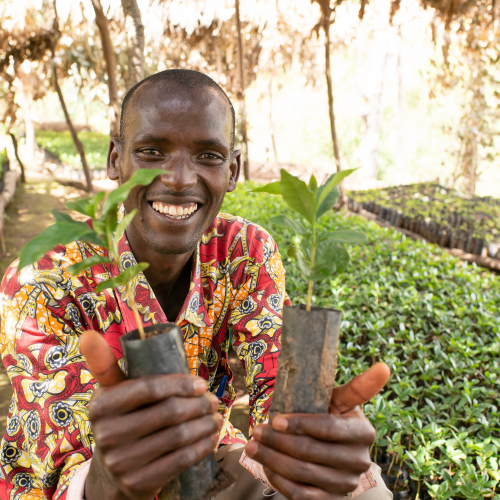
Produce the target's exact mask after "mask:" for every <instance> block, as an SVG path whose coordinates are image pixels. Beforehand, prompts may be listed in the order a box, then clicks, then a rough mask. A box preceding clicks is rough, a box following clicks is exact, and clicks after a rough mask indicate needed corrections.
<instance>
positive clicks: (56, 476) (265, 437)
mask: <svg viewBox="0 0 500 500" xmlns="http://www.w3.org/2000/svg"><path fill="white" fill-rule="evenodd" d="M234 121H235V120H234V111H233V108H232V106H231V104H230V102H229V99H228V98H227V96H226V95H225V94H224V92H223V91H222V90H221V89H220V87H218V86H217V85H216V84H215V82H213V81H212V80H211V79H210V78H208V77H207V76H205V75H203V74H201V73H198V72H194V71H187V70H171V71H165V72H161V73H158V74H156V75H153V76H151V77H149V78H147V79H145V80H143V81H142V82H140V83H139V84H138V85H136V86H135V87H134V88H132V89H131V90H130V91H129V93H128V94H127V96H126V97H125V99H124V102H123V106H122V117H121V127H120V139H117V138H113V139H112V140H111V144H110V149H109V155H108V175H109V177H110V178H111V179H116V180H118V181H119V182H125V181H126V180H127V179H129V178H130V177H131V175H132V174H133V172H134V171H135V170H136V169H138V168H153V167H154V168H158V167H159V168H164V169H165V171H166V172H167V171H168V172H169V173H165V174H164V175H161V176H159V177H158V178H157V179H156V180H155V181H154V182H153V183H152V184H151V185H150V186H145V187H143V186H139V187H137V188H135V189H134V190H133V191H132V192H131V194H130V196H129V198H128V200H127V201H126V202H125V204H124V207H123V210H122V215H123V211H125V212H130V211H131V210H133V209H137V210H138V214H137V216H136V217H135V218H134V220H133V222H132V223H131V224H130V226H129V227H128V228H127V231H126V235H124V237H123V238H122V239H121V241H120V242H119V250H120V256H121V262H120V265H121V267H122V268H126V267H128V266H130V265H133V264H134V263H135V262H136V261H139V262H149V264H150V267H149V268H148V269H147V270H146V271H145V273H144V275H140V276H139V277H138V278H137V279H135V280H134V283H133V284H132V285H133V289H134V290H135V297H134V300H135V301H136V304H137V306H138V309H139V311H140V313H141V316H142V320H143V323H144V324H145V325H150V324H157V323H163V322H165V321H167V319H168V320H171V321H173V320H174V319H175V321H176V323H177V324H178V325H179V326H180V327H181V329H182V332H183V334H184V339H185V348H186V353H187V356H188V361H189V365H190V368H191V373H192V375H165V376H154V377H148V378H144V379H140V380H126V377H125V375H124V373H123V371H122V370H120V368H119V367H118V364H119V365H120V367H121V368H124V366H123V357H122V353H121V349H120V345H119V342H118V339H119V337H120V336H121V335H123V334H124V333H125V332H126V331H130V330H132V329H134V328H135V326H134V323H133V320H132V313H131V309H130V307H129V305H128V304H127V303H126V296H125V295H122V293H121V291H120V290H107V291H105V292H103V293H100V294H97V293H96V292H95V287H96V285H97V284H98V283H99V282H101V281H103V280H105V279H107V278H109V277H110V276H112V275H113V274H116V269H114V268H113V267H112V266H107V265H97V266H94V267H93V268H92V269H91V270H88V271H86V272H82V273H81V274H80V275H79V276H78V277H76V278H73V277H71V276H70V275H69V274H68V273H67V271H66V269H67V267H68V266H69V265H71V264H73V263H75V262H77V261H80V260H81V259H82V258H83V257H87V256H89V255H94V254H99V253H100V254H102V253H103V252H104V250H103V249H102V248H99V247H96V246H94V245H91V244H86V243H81V242H75V243H72V244H70V245H67V246H66V247H62V246H59V247H57V248H55V249H54V250H53V251H52V252H49V254H47V255H46V256H45V257H44V258H43V259H41V260H40V261H39V262H38V263H37V264H35V265H34V266H28V267H27V268H25V269H24V270H22V271H21V272H20V273H19V274H16V272H17V268H16V263H14V264H13V266H11V268H9V269H8V271H7V272H6V275H5V277H4V281H3V283H2V288H1V293H2V310H1V328H2V330H1V337H0V349H1V352H2V358H3V362H4V364H5V366H6V369H7V371H8V373H9V376H10V378H11V381H12V386H13V389H14V398H13V402H12V405H11V408H10V411H9V420H8V428H7V431H6V434H5V437H4V441H3V443H2V452H1V462H0V463H1V469H0V471H1V476H0V479H1V480H2V482H1V483H0V485H1V486H0V498H1V499H2V500H4V499H5V500H6V499H14V498H15V499H31V498H48V499H54V500H56V499H64V498H66V499H68V500H69V499H71V500H73V499H79V500H81V499H82V498H85V499H86V500H102V499H109V500H121V499H140V500H152V499H153V498H155V496H156V495H157V494H158V492H159V491H160V490H161V488H162V487H163V486H164V485H165V484H167V483H168V482H170V481H171V480H172V479H173V478H175V477H176V476H177V475H178V474H179V473H181V472H182V471H184V470H186V469H188V468H189V467H191V466H192V465H194V464H195V463H197V462H198V461H199V460H201V459H202V458H203V457H205V456H207V455H208V454H210V453H211V452H212V451H213V450H214V449H217V450H218V451H217V455H216V457H217V460H218V461H220V463H221V464H222V466H224V467H227V468H228V470H230V471H231V472H232V473H233V474H234V475H235V476H237V478H238V480H237V482H236V484H235V485H233V486H232V487H231V488H230V489H229V490H227V491H226V492H224V493H222V494H221V495H219V496H218V497H217V499H218V500H219V499H221V500H222V499H231V500H243V499H247V498H248V499H257V498H263V495H266V496H268V495H269V494H272V492H273V489H275V490H277V491H278V492H279V493H277V494H276V496H275V498H290V499H338V498H343V497H344V495H346V494H348V495H351V492H353V491H354V495H356V494H357V493H359V492H360V491H363V490H367V491H365V492H364V493H361V495H359V498H360V500H366V499H372V498H391V495H390V493H388V491H387V490H386V489H385V486H384V485H383V482H382V480H381V478H380V476H377V474H376V472H374V473H375V477H374V475H373V473H372V472H366V473H365V471H367V470H368V468H369V466H370V460H369V446H370V445H371V443H372V442H373V439H374V431H373V428H372V427H371V425H370V424H369V423H368V421H367V420H366V418H365V417H364V416H363V415H362V413H361V411H360V410H359V408H358V407H357V405H359V404H361V403H363V402H364V401H366V400H369V399H370V398H371V397H373V396H374V395H375V394H376V393H377V392H378V391H379V390H380V389H381V387H383V385H384V384H385V383H386V381H387V378H388V373H387V368H386V367H385V365H383V364H380V365H376V366H375V367H372V368H371V369H370V370H369V371H368V372H365V374H364V375H363V376H361V377H360V378H358V379H354V381H352V382H351V383H350V384H348V385H347V386H344V387H340V388H337V389H336V390H335V393H334V397H333V399H332V409H331V413H330V414H327V415H285V416H281V417H279V418H276V419H275V420H274V421H273V424H272V426H270V425H268V424H265V422H266V418H267V414H268V411H269V407H270V402H271V397H272V392H273V385H274V378H275V375H276V360H277V355H278V352H279V345H280V344H279V336H280V325H281V313H282V308H283V306H284V305H286V304H288V303H289V301H288V298H287V296H286V293H285V286H284V269H283V266H282V263H281V259H280V256H279V253H278V249H277V247H276V244H275V243H274V241H273V240H272V238H271V237H270V236H269V234H268V233H267V232H266V231H265V230H263V229H262V228H261V227H259V226H257V225H255V224H252V223H251V222H248V221H246V220H244V219H241V218H239V217H233V216H230V215H224V214H219V210H220V208H221V205H222V202H223V199H224V195H225V193H226V192H229V191H232V190H234V189H235V188H236V183H237V180H238V176H239V172H240V164H241V156H240V152H239V151H234V150H233V149H234V148H233V143H234ZM263 319H265V320H266V321H262V320H263ZM230 329H231V331H232V334H230V333H229V332H230ZM230 335H232V345H233V347H234V348H235V349H236V351H237V353H238V356H239V357H240V359H241V361H242V362H243V364H244V366H245V370H246V383H247V387H248V391H249V394H250V404H251V411H250V426H251V428H253V437H254V439H252V440H251V441H250V442H249V443H248V444H247V445H246V453H245V454H243V456H242V451H243V446H244V444H245V440H244V438H243V436H242V435H241V434H240V433H239V432H238V431H237V430H235V429H233V428H232V426H231V424H230V423H229V421H228V417H229V411H230V407H231V404H232V403H233V401H234V398H235V394H234V390H233V388H232V385H231V383H229V384H228V385H227V387H225V388H224V387H222V389H221V390H220V392H222V394H221V393H220V392H219V387H220V385H221V383H222V380H223V378H224V376H226V379H228V380H229V382H231V380H232V373H231V371H230V368H229V365H228V349H229V347H230V346H229V343H230V341H229V337H230ZM117 360H118V364H117ZM98 385H99V386H100V387H99V388H97V386H98ZM207 388H208V391H207ZM215 393H219V396H220V397H219V398H217V397H216V396H215V395H214V394H215ZM240 461H241V463H242V464H243V466H242V465H240ZM247 469H249V470H251V471H252V472H253V474H254V475H256V476H257V477H258V478H259V479H260V480H262V481H263V482H264V483H265V485H262V484H261V482H260V481H257V480H256V479H255V478H254V476H253V475H252V474H250V473H249V472H248V471H247ZM372 470H373V471H374V470H375V469H372ZM268 486H269V487H272V488H271V489H269V488H268ZM266 489H267V491H265V490H266Z"/></svg>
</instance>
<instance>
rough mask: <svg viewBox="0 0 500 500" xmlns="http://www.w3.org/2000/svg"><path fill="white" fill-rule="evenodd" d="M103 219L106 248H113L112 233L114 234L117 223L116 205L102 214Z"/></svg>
mask: <svg viewBox="0 0 500 500" xmlns="http://www.w3.org/2000/svg"><path fill="white" fill-rule="evenodd" d="M102 218H103V219H104V234H105V235H106V243H107V247H106V248H107V249H108V250H111V249H113V235H114V234H115V229H116V226H117V225H118V207H112V208H110V209H109V210H108V212H107V213H106V215H104V214H103V216H102Z"/></svg>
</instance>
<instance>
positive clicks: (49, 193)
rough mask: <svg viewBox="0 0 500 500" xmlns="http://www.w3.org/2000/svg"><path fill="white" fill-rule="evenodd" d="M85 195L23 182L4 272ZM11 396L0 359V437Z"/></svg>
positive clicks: (10, 216) (8, 217) (239, 417)
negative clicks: (55, 212) (54, 214)
mask: <svg viewBox="0 0 500 500" xmlns="http://www.w3.org/2000/svg"><path fill="white" fill-rule="evenodd" d="M83 195H84V193H83V192H82V191H79V190H77V189H74V188H72V187H66V186H61V185H60V184H58V183H56V182H46V181H44V182H37V183H29V184H26V185H24V186H23V185H21V186H19V187H18V189H17V191H16V194H15V196H14V198H13V200H12V202H11V204H10V205H9V206H8V207H7V211H6V214H5V229H4V233H5V240H6V244H7V250H8V252H9V254H10V255H7V256H5V257H3V258H2V259H0V276H2V277H3V275H4V273H5V270H6V269H7V267H8V266H9V265H10V264H11V263H12V261H13V260H14V259H15V258H17V255H18V253H19V251H20V250H21V248H22V247H23V246H24V245H25V244H26V243H27V242H28V241H29V240H30V239H31V238H33V237H34V236H36V235H37V234H38V233H39V232H41V231H42V230H43V229H45V228H46V227H47V226H49V225H50V224H52V223H53V220H54V219H53V218H52V215H51V213H50V211H51V210H53V209H56V210H60V211H63V212H65V211H66V209H65V207H64V205H65V203H66V202H67V201H68V200H69V199H70V198H74V197H79V196H83ZM231 368H232V369H233V371H234V372H235V381H234V385H235V389H236V393H237V394H236V395H237V398H238V400H237V402H236V404H235V405H234V407H233V411H232V413H231V421H232V423H233V425H234V426H236V427H238V428H239V429H241V430H242V431H243V433H244V434H248V404H247V399H246V398H245V396H246V394H247V392H246V387H245V382H244V380H243V377H244V372H243V368H242V366H241V363H240V361H239V360H238V359H237V358H236V356H235V355H234V356H231ZM11 398H12V390H11V386H10V382H9V379H8V377H7V374H6V373H5V370H4V367H3V363H0V440H1V437H2V436H3V434H4V431H5V425H6V423H7V412H8V409H9V405H10V401H11ZM247 398H248V396H247Z"/></svg>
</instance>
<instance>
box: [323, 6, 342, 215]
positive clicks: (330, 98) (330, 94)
mask: <svg viewBox="0 0 500 500" xmlns="http://www.w3.org/2000/svg"><path fill="white" fill-rule="evenodd" d="M322 26H323V30H324V32H325V76H326V87H327V90H328V113H329V116H330V130H331V133H332V144H333V155H334V157H335V166H336V168H337V172H340V171H341V170H342V166H341V164H340V151H339V141H338V138H337V130H336V128H335V113H334V110H333V85H332V72H331V69H330V22H329V21H328V19H327V18H326V17H324V16H323V20H322ZM339 189H340V198H339V202H338V208H340V207H342V206H343V205H344V204H346V203H347V196H346V194H345V189H344V186H343V183H342V182H341V183H340V185H339Z"/></svg>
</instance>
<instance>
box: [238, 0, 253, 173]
mask: <svg viewBox="0 0 500 500" xmlns="http://www.w3.org/2000/svg"><path fill="white" fill-rule="evenodd" d="M235 2H236V4H235V6H236V31H237V33H238V73H239V79H240V92H239V95H238V100H239V102H240V105H239V109H240V118H241V137H242V139H243V149H244V151H243V175H244V176H245V180H246V181H249V180H250V164H249V159H248V134H247V128H248V127H247V117H246V111H245V71H244V70H245V66H244V57H243V39H242V36H241V21H240V0H235Z"/></svg>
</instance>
